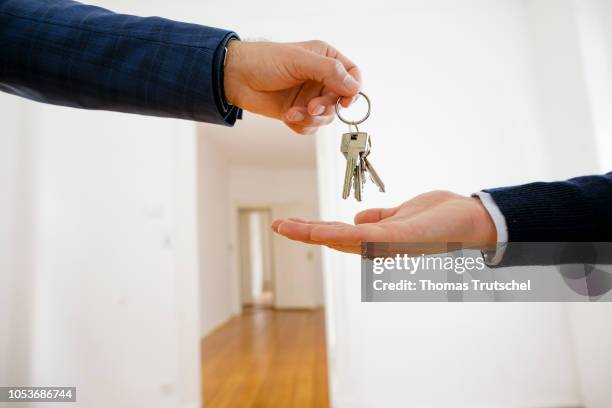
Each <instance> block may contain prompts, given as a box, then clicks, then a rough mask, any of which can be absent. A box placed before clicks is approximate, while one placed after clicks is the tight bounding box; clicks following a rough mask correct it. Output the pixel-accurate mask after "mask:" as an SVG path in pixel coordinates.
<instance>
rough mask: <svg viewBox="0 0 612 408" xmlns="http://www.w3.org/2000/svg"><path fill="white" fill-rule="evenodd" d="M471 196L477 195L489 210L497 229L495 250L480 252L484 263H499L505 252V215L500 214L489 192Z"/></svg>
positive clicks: (506, 241)
mask: <svg viewBox="0 0 612 408" xmlns="http://www.w3.org/2000/svg"><path fill="white" fill-rule="evenodd" d="M472 197H478V198H479V199H480V202H481V203H482V205H483V206H484V208H486V210H487V211H488V212H489V215H490V216H491V219H493V223H494V224H495V229H496V230H497V248H496V250H495V251H492V252H483V253H482V255H483V257H484V260H485V263H486V264H487V265H489V266H496V265H499V264H500V262H501V261H502V259H503V257H504V252H506V244H507V243H508V226H507V224H506V217H504V214H502V212H501V211H500V210H499V207H498V206H497V204H495V200H493V197H491V194H489V193H486V192H484V191H479V192H477V193H474V194H472Z"/></svg>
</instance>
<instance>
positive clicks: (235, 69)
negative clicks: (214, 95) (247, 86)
mask: <svg viewBox="0 0 612 408" xmlns="http://www.w3.org/2000/svg"><path fill="white" fill-rule="evenodd" d="M241 46H242V42H241V41H240V40H232V41H230V42H229V43H228V44H227V47H226V49H227V51H226V53H225V61H224V64H223V89H224V93H225V100H226V101H227V103H229V104H230V105H234V106H240V105H239V102H238V94H239V83H240V81H241V80H240V72H239V67H240V59H241V54H240V49H241Z"/></svg>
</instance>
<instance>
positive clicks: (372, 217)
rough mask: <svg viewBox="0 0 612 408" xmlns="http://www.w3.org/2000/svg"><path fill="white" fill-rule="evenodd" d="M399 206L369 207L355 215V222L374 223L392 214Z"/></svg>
mask: <svg viewBox="0 0 612 408" xmlns="http://www.w3.org/2000/svg"><path fill="white" fill-rule="evenodd" d="M398 210H399V207H395V208H371V209H369V210H365V211H361V212H360V213H358V214H357V215H355V224H365V223H374V222H379V221H382V220H384V219H385V218H389V217H392V216H394V215H395V214H396V213H397V211H398Z"/></svg>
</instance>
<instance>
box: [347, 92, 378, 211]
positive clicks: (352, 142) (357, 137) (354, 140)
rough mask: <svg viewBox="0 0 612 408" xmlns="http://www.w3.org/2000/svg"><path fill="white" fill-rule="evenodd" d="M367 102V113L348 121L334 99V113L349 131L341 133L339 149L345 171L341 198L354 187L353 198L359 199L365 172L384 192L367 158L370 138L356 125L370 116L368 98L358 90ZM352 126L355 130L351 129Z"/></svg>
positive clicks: (348, 193)
mask: <svg viewBox="0 0 612 408" xmlns="http://www.w3.org/2000/svg"><path fill="white" fill-rule="evenodd" d="M359 94H360V95H361V96H363V97H364V99H365V100H366V102H367V103H368V113H366V115H365V116H364V117H363V118H362V119H361V120H356V121H348V120H346V119H344V118H343V117H342V116H341V115H340V100H341V98H338V100H337V101H336V115H338V118H339V119H340V120H341V121H342V122H344V123H346V124H347V125H348V126H349V133H344V134H343V135H342V143H341V144H340V151H341V152H342V154H344V157H345V158H346V173H345V175H344V188H343V189H342V198H343V199H345V200H346V199H347V197H348V196H349V195H350V194H351V187H352V188H353V189H354V195H355V200H357V201H361V194H362V192H363V186H364V184H365V174H366V173H368V174H369V175H370V179H371V180H372V182H374V184H376V186H378V189H379V190H380V191H381V192H383V193H384V192H385V185H384V183H383V182H382V180H381V179H380V177H379V176H378V173H376V170H374V167H373V166H372V163H370V160H369V159H368V155H369V154H370V149H371V147H372V140H371V138H370V136H369V135H368V134H367V133H366V132H360V131H359V128H358V127H357V125H359V124H361V123H363V122H365V121H366V119H367V118H369V117H370V98H368V97H367V95H366V94H364V93H363V92H359ZM353 127H354V128H355V131H353Z"/></svg>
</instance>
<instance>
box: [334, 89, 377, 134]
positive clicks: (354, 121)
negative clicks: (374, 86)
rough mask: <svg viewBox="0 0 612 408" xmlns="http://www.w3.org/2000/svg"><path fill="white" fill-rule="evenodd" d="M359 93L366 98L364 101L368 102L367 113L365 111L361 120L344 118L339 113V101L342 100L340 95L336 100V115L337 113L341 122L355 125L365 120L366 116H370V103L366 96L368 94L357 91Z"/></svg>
mask: <svg viewBox="0 0 612 408" xmlns="http://www.w3.org/2000/svg"><path fill="white" fill-rule="evenodd" d="M359 95H361V96H363V97H364V98H365V100H366V102H367V103H368V113H366V115H365V116H364V117H363V118H361V120H346V119H344V118H343V117H342V116H341V115H340V101H341V100H342V97H339V98H338V100H337V101H336V115H338V119H340V120H341V121H342V122H344V123H346V124H347V125H349V126H351V125H352V126H355V127H356V126H357V125H359V124H360V123H363V122H365V121H366V119H367V118H369V117H370V111H371V107H372V105H371V103H370V98H368V95H366V94H365V93H363V92H359Z"/></svg>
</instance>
